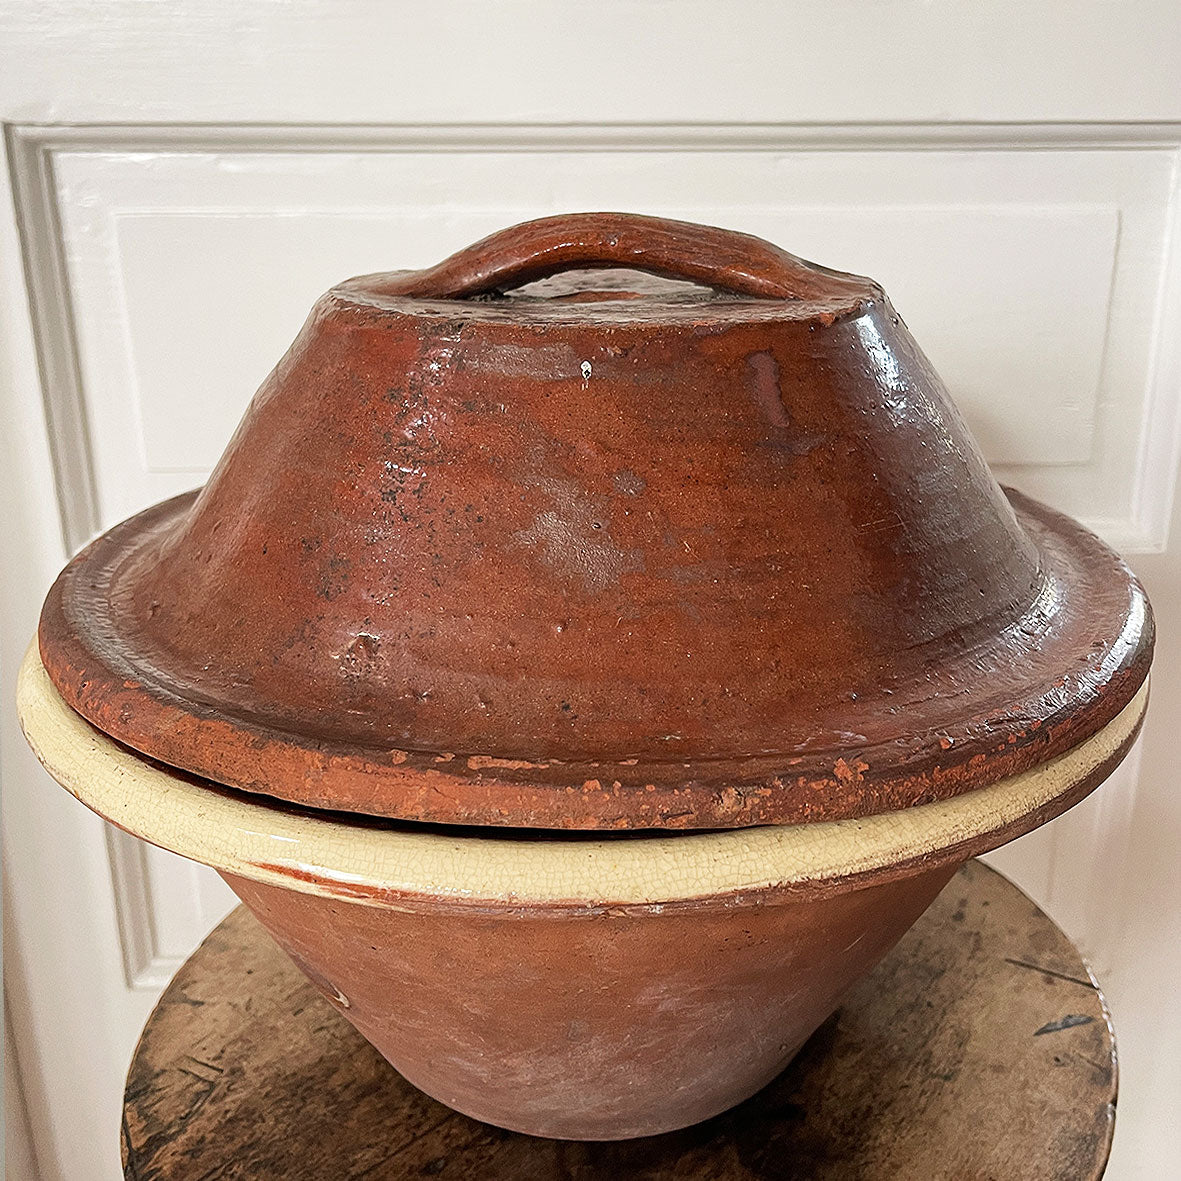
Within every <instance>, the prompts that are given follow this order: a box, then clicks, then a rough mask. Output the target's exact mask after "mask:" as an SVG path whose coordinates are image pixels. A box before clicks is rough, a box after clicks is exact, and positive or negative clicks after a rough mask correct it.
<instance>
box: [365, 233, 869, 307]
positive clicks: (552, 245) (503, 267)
mask: <svg viewBox="0 0 1181 1181" xmlns="http://www.w3.org/2000/svg"><path fill="white" fill-rule="evenodd" d="M592 267H594V268H598V267H630V268H633V269H635V270H641V271H648V272H650V273H651V274H655V275H663V276H665V277H666V278H671V279H690V280H692V281H694V282H697V283H704V284H706V285H707V286H710V287H714V288H716V289H718V290H720V291H727V292H731V293H733V294H735V295H745V296H751V297H754V298H756V299H801V300H812V299H818V300H819V299H832V298H839V297H841V296H852V297H860V298H866V297H872V296H873V295H875V294H876V293H877V289H876V287H875V285H874V284H873V283H872V282H871V281H870V280H869V279H863V278H861V277H860V276H859V275H848V274H845V273H844V272H842V271H830V270H828V269H827V268H825V267H819V266H817V265H816V264H815V263H810V262H805V261H804V260H803V259H801V258H797V257H796V256H795V255H794V254H788V253H787V251H786V250H780V249H779V247H778V246H774V245H772V244H771V243H770V242H765V241H764V240H763V239H762V238H756V237H754V236H753V235H751V234H739V233H736V232H735V231H733V230H722V229H717V228H716V227H714V226H703V225H697V224H695V223H693V222H687V221H672V220H670V219H668V218H663V217H644V216H641V215H639V214H635V213H574V214H566V215H563V216H560V217H543V218H540V219H539V220H537V221H527V222H522V223H521V224H520V225H516V226H513V227H511V228H510V229H507V230H500V231H499V232H497V233H495V234H492V235H490V236H489V237H487V238H484V239H482V240H481V241H479V242H476V243H474V244H473V245H471V246H468V247H465V248H464V249H463V250H460V251H459V252H458V253H456V254H453V255H452V256H451V257H450V258H447V259H444V260H443V262H441V263H438V264H437V265H436V266H433V267H428V268H427V269H426V270H422V271H402V272H398V273H395V274H392V275H389V276H388V277H384V278H383V279H382V281H381V282H380V284H379V285H378V290H379V292H380V294H382V295H391V296H407V297H410V298H417V299H462V298H464V297H465V296H474V295H482V294H485V293H486V292H489V291H493V290H495V289H498V288H506V287H519V286H521V285H522V284H524V283H531V282H532V281H533V280H535V279H544V278H546V277H547V276H549V275H553V274H556V273H558V272H559V271H565V270H571V269H575V268H592Z"/></svg>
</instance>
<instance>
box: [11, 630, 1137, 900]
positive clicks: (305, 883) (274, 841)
mask: <svg viewBox="0 0 1181 1181" xmlns="http://www.w3.org/2000/svg"><path fill="white" fill-rule="evenodd" d="M17 700H18V706H19V711H20V719H21V725H22V727H23V728H24V731H25V735H26V737H27V738H28V740H29V743H30V744H31V745H32V747H33V749H34V751H36V753H37V757H38V758H39V759H40V760H41V762H42V764H44V766H45V768H46V769H47V770H48V771H49V773H50V774H51V775H52V776H53V777H54V779H56V780H57V781H58V782H59V783H60V784H61V785H62V786H63V787H65V788H66V789H67V790H68V791H70V792H71V793H72V794H73V795H75V796H76V797H77V798H78V799H79V800H81V801H82V802H83V803H84V804H86V805H87V806H88V807H90V808H91V809H93V810H94V811H95V812H97V813H98V814H99V815H100V816H103V817H104V818H106V819H107V820H109V821H110V822H111V823H113V824H115V825H117V826H118V827H120V828H122V829H125V830H126V831H127V832H130V833H132V834H134V835H135V836H137V837H142V838H143V839H144V840H146V841H149V842H151V843H152V844H154V845H159V846H160V847H162V848H164V849H170V850H171V851H172V852H174V853H179V854H180V855H181V856H182V857H188V858H190V859H191V860H194V861H200V862H203V863H204V864H206V865H211V866H213V867H214V868H215V869H219V870H224V871H226V872H228V873H232V874H237V875H240V876H242V877H246V878H252V879H254V880H256V881H260V882H265V883H268V884H271V885H277V886H283V887H286V888H288V889H295V890H300V891H304V892H307V893H312V894H320V895H325V896H331V897H342V898H349V899H352V900H354V901H358V902H365V903H369V904H371V905H379V906H380V905H385V906H392V905H396V904H397V900H398V899H399V898H405V897H406V896H423V895H425V896H428V897H431V898H436V899H439V900H443V899H451V900H454V901H456V902H462V901H476V900H486V901H488V902H492V903H496V904H498V905H502V906H503V905H505V904H506V903H507V904H509V905H536V904H551V905H562V904H570V903H577V904H590V905H608V904H609V905H622V906H626V905H640V906H650V905H657V904H663V903H669V902H678V901H684V900H690V899H701V898H709V897H714V896H717V895H732V894H742V893H747V892H750V891H759V890H766V889H769V888H776V887H787V886H793V885H800V884H815V883H821V882H824V881H835V880H837V879H848V878H851V877H858V876H861V875H865V874H871V873H872V872H873V871H876V870H882V869H886V868H889V867H890V866H895V865H899V864H901V863H907V862H922V861H924V860H927V859H929V858H930V857H932V856H933V855H935V854H937V853H938V852H939V851H941V850H946V849H947V848H949V847H954V846H958V845H961V844H965V843H968V842H973V841H978V840H979V839H980V838H986V837H987V836H988V835H989V834H993V833H995V834H998V840H997V842H996V843H1000V840H1001V839H1006V838H1003V837H1000V836H999V834H1001V833H1002V832H1003V830H1006V829H1009V828H1011V827H1012V826H1013V825H1014V824H1017V823H1019V822H1020V821H1021V820H1022V819H1023V818H1025V817H1027V816H1029V815H1030V814H1031V813H1034V812H1036V811H1038V810H1039V809H1042V808H1044V807H1046V806H1047V805H1050V804H1052V803H1053V801H1055V800H1057V799H1059V798H1060V797H1063V796H1065V795H1067V794H1068V793H1069V792H1070V791H1071V789H1073V788H1075V787H1077V786H1078V785H1079V784H1082V783H1083V782H1084V780H1086V779H1087V777H1088V776H1089V775H1092V774H1093V773H1094V772H1095V771H1096V770H1097V769H1099V768H1101V767H1103V766H1104V765H1105V764H1107V763H1108V762H1109V761H1110V760H1111V759H1112V757H1113V756H1115V755H1116V754H1117V753H1118V752H1120V751H1121V749H1122V748H1123V747H1125V746H1126V744H1127V743H1128V741H1129V740H1130V738H1131V737H1132V736H1133V735H1134V734H1135V732H1136V728H1137V726H1138V725H1139V724H1140V720H1141V718H1142V717H1143V714H1144V710H1145V708H1146V706H1147V703H1148V684H1147V682H1145V684H1144V685H1143V686H1142V687H1141V688H1140V690H1139V691H1138V692H1137V694H1136V696H1135V697H1134V698H1133V699H1132V701H1131V702H1129V704H1128V705H1127V706H1125V707H1124V709H1123V710H1122V711H1121V712H1120V713H1119V714H1118V715H1117V716H1116V717H1115V718H1113V719H1112V721H1110V722H1109V723H1108V724H1107V725H1106V726H1104V727H1103V729H1102V730H1100V731H1099V732H1098V733H1096V734H1094V735H1092V736H1091V737H1090V738H1088V739H1086V740H1085V741H1084V742H1082V743H1080V744H1079V745H1078V746H1076V747H1075V748H1074V749H1072V750H1070V751H1067V752H1066V753H1065V754H1063V755H1061V756H1059V757H1058V758H1056V759H1053V760H1052V761H1050V762H1048V763H1045V764H1043V765H1042V766H1040V767H1037V768H1035V769H1033V770H1031V771H1026V772H1024V773H1022V774H1020V775H1014V776H1012V777H1010V778H1008V779H1004V780H1001V781H1000V782H998V783H994V784H992V785H990V786H988V787H985V788H981V789H980V790H978V791H974V792H970V793H966V794H964V795H961V796H956V797H953V798H952V799H948V800H940V801H938V802H936V803H931V804H923V805H920V806H918V807H913V808H907V809H905V810H902V811H898V812H889V813H884V814H882V815H878V816H870V817H866V818H864V819H860V820H836V821H822V822H819V823H815V824H805V825H791V826H782V827H766V828H747V829H734V830H730V831H727V832H710V833H683V834H676V835H672V834H670V835H668V836H660V837H649V836H645V837H644V838H642V839H635V840H628V839H618V838H616V839H610V838H608V839H604V838H601V837H599V838H596V837H593V836H588V837H587V838H586V839H572V840H571V839H566V840H544V839H540V840H539V839H512V838H505V837H496V836H487V837H486V836H482V835H480V836H471V835H457V836H451V835H447V834H442V833H439V832H438V831H434V832H412V831H407V830H406V829H405V828H392V827H389V828H384V827H381V826H375V825H373V824H366V823H364V822H350V821H349V819H348V818H347V817H338V816H331V817H330V816H326V815H322V814H316V813H310V812H306V813H305V812H298V811H295V810H292V809H290V808H280V807H276V806H275V805H274V804H273V802H268V801H266V800H265V799H263V798H261V797H260V798H257V799H255V798H251V797H249V796H246V795H243V794H241V793H229V792H224V791H218V790H211V789H210V788H209V787H208V786H204V785H202V784H201V783H198V782H193V781H192V780H190V779H185V778H182V777H179V776H177V775H174V774H171V773H169V772H168V771H167V770H165V769H163V768H161V767H159V766H156V765H154V764H152V763H149V762H147V761H146V760H144V759H142V758H139V757H137V756H136V755H135V754H133V753H131V752H130V751H128V750H127V749H125V748H123V747H121V746H118V745H117V744H115V743H114V742H112V741H111V740H110V739H108V738H107V737H106V736H105V735H103V734H102V733H101V732H99V731H98V730H96V729H94V727H92V726H91V725H90V724H89V723H87V722H86V721H84V720H83V719H82V718H81V717H80V716H79V715H78V714H77V713H75V712H74V711H73V710H72V709H70V707H69V706H68V705H66V703H65V702H64V701H63V700H62V698H61V697H60V696H59V695H58V693H57V690H56V689H55V688H54V686H53V684H52V682H51V681H50V679H49V676H48V674H47V673H46V671H45V669H44V667H43V665H42V664H41V659H40V657H39V655H38V653H37V650H36V646H35V645H34V646H33V647H31V648H30V649H29V652H28V654H27V655H26V657H25V660H24V663H23V665H22V667H21V670H20V678H19V683H18V689H17Z"/></svg>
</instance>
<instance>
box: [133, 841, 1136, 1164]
mask: <svg viewBox="0 0 1181 1181" xmlns="http://www.w3.org/2000/svg"><path fill="white" fill-rule="evenodd" d="M1115 1098H1116V1064H1115V1045H1114V1041H1113V1036H1112V1031H1111V1028H1110V1024H1109V1022H1108V1017H1107V1012H1106V1008H1105V1005H1104V1001H1103V997H1102V994H1101V993H1100V992H1099V989H1098V987H1097V985H1096V984H1095V982H1094V980H1093V979H1092V978H1091V976H1090V973H1089V971H1088V969H1087V967H1086V965H1085V963H1084V962H1083V961H1082V959H1081V957H1080V955H1079V953H1078V951H1077V950H1076V949H1075V948H1074V946H1073V945H1072V944H1071V943H1070V941H1069V940H1068V939H1067V938H1066V937H1065V935H1063V933H1062V932H1061V931H1059V930H1058V928H1057V927H1056V926H1055V925H1054V924H1053V923H1052V922H1051V921H1050V920H1049V919H1048V918H1047V917H1046V916H1045V915H1044V914H1043V913H1042V912H1041V911H1040V910H1039V909H1038V908H1037V907H1036V906H1034V904H1033V903H1032V902H1031V901H1030V900H1029V899H1028V898H1026V897H1025V896H1024V895H1023V894H1022V893H1021V892H1020V891H1019V890H1017V889H1016V887H1014V886H1012V885H1011V884H1010V883H1009V882H1007V881H1006V880H1005V879H1004V878H1002V877H1001V876H1000V875H998V874H996V873H995V872H993V871H992V870H989V869H988V868H987V867H985V866H983V865H980V864H978V863H975V862H972V863H970V864H969V865H967V866H966V867H965V868H964V869H963V870H961V872H960V873H959V874H958V875H957V876H956V878H955V879H953V881H952V883H951V884H950V885H949V886H948V887H947V889H946V890H945V891H944V892H943V894H942V895H940V897H939V898H938V900H937V901H936V902H935V903H934V905H933V906H932V907H931V908H930V910H929V911H928V912H927V913H926V914H925V915H924V916H923V917H922V918H921V919H920V920H919V922H918V923H917V924H916V925H915V927H914V928H913V929H912V930H911V931H910V933H909V934H908V935H907V936H905V937H904V939H903V940H902V942H901V943H900V944H899V945H898V947H897V948H896V949H895V950H894V951H893V952H892V953H891V954H890V955H889V956H888V957H887V958H886V959H885V960H884V961H883V962H882V964H881V965H880V966H879V967H878V968H877V970H876V971H875V972H874V973H872V974H871V975H870V976H869V977H868V978H867V979H866V980H865V981H863V982H862V984H861V985H859V986H858V987H857V988H855V989H854V990H853V991H852V992H851V993H850V994H849V996H848V997H847V999H846V1001H845V1004H844V1005H843V1006H842V1008H841V1009H840V1011H839V1012H838V1013H837V1014H836V1015H835V1016H834V1017H833V1018H832V1019H830V1020H829V1021H828V1022H827V1023H826V1024H825V1025H824V1026H823V1027H822V1028H821V1029H820V1030H819V1031H818V1032H817V1034H816V1035H815V1036H814V1037H813V1038H812V1039H811V1041H809V1042H808V1044H807V1045H806V1046H805V1048H804V1050H803V1051H802V1052H801V1053H800V1055H799V1056H798V1057H797V1058H796V1060H795V1061H794V1062H793V1063H792V1065H791V1066H790V1067H789V1068H788V1069H787V1070H786V1071H785V1072H784V1073H783V1074H782V1075H781V1076H780V1077H779V1078H778V1079H777V1080H776V1081H775V1082H774V1083H772V1084H771V1085H770V1086H769V1087H767V1088H766V1089H765V1090H764V1091H762V1092H761V1093H760V1094H758V1095H756V1096H755V1097H754V1098H753V1099H751V1100H749V1101H748V1102H747V1103H744V1104H742V1105H741V1106H739V1107H737V1108H735V1109H734V1110H732V1111H730V1112H727V1113H726V1114H724V1115H722V1116H719V1117H717V1118H716V1119H713V1120H709V1121H707V1122H706V1123H703V1124H699V1125H697V1126H696V1127H692V1128H688V1129H686V1130H684V1131H681V1132H675V1133H671V1134H669V1135H665V1136H657V1137H652V1138H650V1139H645V1140H633V1141H621V1142H614V1143H575V1142H564V1141H551V1140H539V1139H534V1138H531V1137H528V1136H520V1135H516V1134H513V1133H510V1132H505V1131H502V1130H500V1129H498V1128H494V1127H490V1126H488V1125H485V1124H480V1123H477V1122H475V1121H473V1120H469V1119H467V1118H466V1117H464V1116H462V1115H459V1114H457V1113H455V1112H453V1111H450V1110H449V1109H448V1108H446V1107H444V1106H442V1105H441V1104H438V1103H436V1102H434V1100H432V1099H429V1098H428V1097H427V1096H426V1095H424V1094H422V1093H421V1092H419V1091H417V1090H416V1089H415V1088H413V1087H412V1086H410V1084H409V1083H407V1082H405V1081H404V1080H403V1079H402V1078H401V1077H400V1076H399V1075H398V1074H397V1073H396V1072H395V1071H394V1070H393V1069H392V1068H391V1067H390V1066H388V1065H387V1064H386V1063H385V1061H384V1060H383V1059H381V1058H380V1057H379V1056H378V1054H377V1053H376V1052H375V1051H374V1050H373V1049H372V1048H371V1047H370V1046H369V1045H368V1044H367V1043H366V1042H365V1041H364V1040H363V1039H362V1038H361V1037H360V1035H359V1034H357V1033H356V1032H355V1031H354V1030H353V1029H352V1028H351V1027H350V1026H348V1025H347V1024H346V1023H345V1022H344V1021H343V1020H341V1018H339V1017H338V1016H337V1014H336V1013H335V1012H334V1011H333V1010H332V1009H331V1007H330V1006H329V1005H328V1004H327V1002H326V1001H324V1000H323V999H322V998H321V997H320V996H319V995H318V994H317V993H316V991H315V990H314V989H313V987H312V986H311V984H309V983H308V982H307V981H306V980H305V979H304V978H303V977H302V976H301V975H300V973H299V972H298V971H297V969H296V968H295V967H294V966H293V965H292V964H291V963H290V962H289V961H288V960H287V959H286V957H285V956H284V955H283V954H282V952H280V951H279V950H278V949H277V948H276V947H275V946H274V945H273V944H272V943H271V942H270V940H269V939H268V938H267V937H266V936H265V934H264V933H263V932H262V930H261V928H260V927H259V926H258V924H257V923H256V922H255V920H254V919H253V918H252V917H251V916H250V915H249V914H248V913H247V912H246V911H245V910H243V909H241V908H239V909H238V910H236V911H235V912H234V913H233V914H231V915H230V916H229V917H228V918H227V919H226V920H225V921H224V922H223V923H222V924H221V925H220V926H219V927H218V928H217V929H216V930H215V931H214V932H213V933H212V934H211V935H210V936H209V938H208V939H207V940H206V941H205V943H204V944H203V945H202V946H201V947H200V949H198V951H197V952H196V953H195V954H194V955H193V956H192V958H191V959H190V960H189V961H188V963H187V964H186V965H185V966H184V967H183V968H182V969H181V971H180V972H179V973H178V974H177V976H176V978H175V980H174V981H173V982H172V984H171V985H170V986H169V987H168V989H167V991H166V992H165V993H164V995H163V997H162V998H161V1000H160V1004H159V1006H158V1007H157V1009H156V1011H155V1013H153V1015H152V1017H151V1019H150V1020H149V1021H148V1024H147V1027H146V1028H145V1030H144V1033H143V1037H142V1038H141V1040H140V1044H139V1047H138V1049H137V1050H136V1053H135V1057H134V1060H133V1062H132V1065H131V1070H130V1073H129V1076H128V1082H127V1092H126V1096H125V1104H124V1117H123V1157H124V1167H125V1172H126V1176H127V1177H128V1178H133V1179H135V1181H164V1179H168V1181H174V1179H175V1181H181V1179H183V1181H201V1179H204V1178H227V1179H237V1178H250V1179H255V1178H268V1179H269V1178H285V1179H288V1181H304V1179H307V1181H312V1179H317V1181H318V1179H321V1178H325V1179H327V1178H332V1179H334V1181H336V1179H341V1181H343V1179H346V1178H370V1179H385V1178H410V1177H432V1176H438V1177H443V1178H448V1177H451V1178H467V1177H478V1178H521V1179H525V1178H529V1179H533V1178H538V1179H548V1178H554V1179H557V1178H567V1179H571V1181H574V1179H577V1181H592V1179H598V1178H604V1179H606V1178H611V1179H614V1178H620V1177H628V1178H632V1177H634V1178H645V1179H647V1178H651V1179H657V1178H659V1179H664V1178H709V1179H717V1181H723V1179H724V1181H730V1179H738V1178H750V1179H763V1178H776V1179H781V1181H782V1179H786V1181H794V1179H800V1181H803V1179H805V1178H809V1179H817V1181H826V1179H833V1181H836V1179H838V1178H839V1179H840V1181H850V1179H853V1181H858V1179H864V1181H871V1179H872V1181H877V1179H882V1181H884V1179H886V1178H890V1179H891V1181H906V1179H909V1178H916V1179H918V1178H922V1179H924V1181H940V1179H946V1181H951V1179H953V1178H954V1179H956V1181H963V1179H971V1178H981V1179H985V1178H990V1179H991V1178H994V1179H996V1181H1014V1179H1022V1178H1030V1179H1034V1178H1036V1179H1037V1181H1053V1179H1061V1181H1087V1179H1089V1178H1097V1177H1100V1176H1101V1175H1102V1173H1103V1169H1104V1165H1105V1163H1106V1160H1107V1155H1108V1152H1109V1150H1110V1145H1111V1136H1112V1130H1113V1125H1114V1119H1115Z"/></svg>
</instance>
